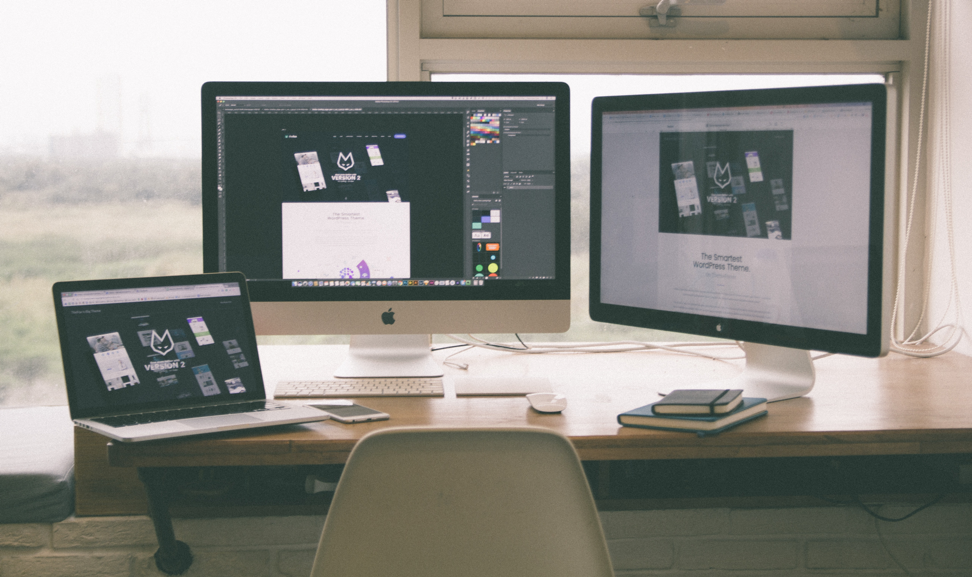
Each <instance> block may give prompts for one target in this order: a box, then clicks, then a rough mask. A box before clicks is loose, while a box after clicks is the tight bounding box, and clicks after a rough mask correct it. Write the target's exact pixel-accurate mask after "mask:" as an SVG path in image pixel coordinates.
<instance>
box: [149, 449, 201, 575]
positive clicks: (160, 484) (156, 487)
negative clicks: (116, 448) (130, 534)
mask: <svg viewBox="0 0 972 577" xmlns="http://www.w3.org/2000/svg"><path fill="white" fill-rule="evenodd" d="M138 478H139V479H141V480H142V484H144V485H145V493H146V495H147V496H148V506H149V515H151V517H152V523H153V524H154V525H155V537H156V539H158V541H159V550H158V551H156V552H155V566H156V567H158V568H159V571H162V572H163V573H166V574H167V575H182V574H183V573H185V572H186V570H188V569H189V566H190V565H192V551H190V550H189V545H186V544H185V543H183V542H182V541H177V540H176V538H175V531H174V530H173V529H172V517H171V516H170V515H169V495H170V491H171V487H172V484H171V483H169V482H168V475H167V472H166V470H165V469H157V468H150V467H140V468H139V469H138Z"/></svg>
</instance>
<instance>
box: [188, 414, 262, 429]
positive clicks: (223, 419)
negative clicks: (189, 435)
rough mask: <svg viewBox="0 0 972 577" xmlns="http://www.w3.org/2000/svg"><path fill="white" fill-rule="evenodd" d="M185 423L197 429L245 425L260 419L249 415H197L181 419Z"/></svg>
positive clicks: (257, 421)
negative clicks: (192, 417)
mask: <svg viewBox="0 0 972 577" xmlns="http://www.w3.org/2000/svg"><path fill="white" fill-rule="evenodd" d="M181 422H182V424H183V425H188V426H190V427H194V428H196V429H208V428H213V427H226V426H230V425H245V424H247V423H259V422H261V421H260V419H257V418H255V417H251V416H249V415H218V416H215V417H197V418H195V419H186V420H184V421H181Z"/></svg>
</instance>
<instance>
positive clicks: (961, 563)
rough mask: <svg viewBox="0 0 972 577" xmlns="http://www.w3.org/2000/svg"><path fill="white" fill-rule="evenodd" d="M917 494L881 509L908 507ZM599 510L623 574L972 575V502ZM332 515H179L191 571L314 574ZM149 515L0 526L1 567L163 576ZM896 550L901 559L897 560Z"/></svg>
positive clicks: (79, 575)
mask: <svg viewBox="0 0 972 577" xmlns="http://www.w3.org/2000/svg"><path fill="white" fill-rule="evenodd" d="M913 510H914V506H911V505H894V506H891V505H888V506H883V507H879V508H878V512H879V513H880V514H881V515H883V516H886V517H900V516H903V515H905V514H907V513H910V512H911V511H913ZM601 521H602V524H603V526H604V531H605V535H606V536H607V539H608V545H609V547H610V550H611V556H612V559H613V561H614V564H615V573H616V574H617V575H619V576H628V577H640V576H642V575H644V576H646V577H647V575H649V574H650V575H652V576H656V577H716V576H726V575H729V576H732V577H758V576H765V577H769V576H777V575H787V576H791V577H809V576H814V575H827V576H829V577H851V576H854V577H858V576H859V577H892V576H893V577H898V576H900V575H904V574H906V573H904V571H903V570H902V569H901V568H900V567H899V565H898V563H900V564H901V565H902V566H903V567H904V568H905V569H906V570H907V571H908V572H909V573H911V574H921V575H924V576H934V577H959V576H967V575H969V574H972V505H970V504H943V505H936V506H933V507H931V508H929V509H926V510H924V511H922V512H920V513H918V514H916V515H915V516H913V517H911V518H909V519H907V520H906V521H903V522H900V523H886V522H880V521H875V520H874V519H873V518H872V517H870V516H868V515H867V514H866V513H865V512H863V511H862V510H860V509H857V508H844V507H821V508H797V509H684V510H677V509H669V510H657V511H610V512H602V513H601ZM323 523H324V518H323V517H319V516H307V517H263V518H236V519H176V521H175V532H176V535H177V537H179V538H180V539H182V540H184V541H186V542H187V543H189V544H190V546H191V547H192V549H193V553H194V555H195V562H194V564H193V566H192V567H191V568H190V570H189V571H188V572H187V573H186V575H187V577H192V576H203V575H205V576H207V577H220V576H223V575H225V576H232V577H249V576H261V577H283V576H288V577H289V576H296V575H302V576H303V575H309V574H310V567H311V564H312V563H313V558H314V551H315V548H316V545H317V540H318V537H319V536H320V532H321V528H322V527H323ZM155 550H156V545H155V534H154V532H153V530H152V523H151V521H150V520H149V519H148V518H147V517H141V516H136V517H82V518H70V519H67V520H65V521H62V522H60V523H55V524H53V525H51V524H25V525H0V577H28V576H35V575H44V576H45V577H59V576H65V577H67V576H70V577H86V576H89V575H90V576H92V577H93V576H98V577H115V576H117V577H146V576H154V575H161V573H160V572H159V571H158V570H157V569H156V568H155V565H154V560H153V559H152V555H153V553H154V552H155ZM895 559H897V561H895Z"/></svg>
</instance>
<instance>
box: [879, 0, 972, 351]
mask: <svg viewBox="0 0 972 577" xmlns="http://www.w3.org/2000/svg"><path fill="white" fill-rule="evenodd" d="M933 4H934V3H933V2H929V3H928V17H927V21H926V23H925V58H924V71H923V76H922V84H921V103H920V106H919V113H918V144H917V152H916V155H915V173H914V181H913V182H912V191H911V201H910V202H909V207H908V219H907V224H906V226H905V238H904V245H903V246H905V247H907V246H908V244H909V241H910V238H911V232H912V226H913V224H914V213H915V199H916V197H917V195H918V174H919V170H918V169H919V167H920V166H921V161H922V156H921V150H922V143H923V141H924V124H925V108H926V98H927V94H928V71H929V59H930V53H931V31H932V5H933ZM940 6H941V7H942V11H941V13H940V15H939V21H940V22H941V34H940V37H939V43H938V46H939V53H940V54H939V56H940V58H941V62H942V64H941V65H942V68H943V69H944V70H945V72H946V73H945V74H942V75H941V90H940V91H941V96H940V104H941V109H942V111H941V119H940V122H939V128H940V130H941V137H940V139H939V146H940V148H941V150H940V155H939V156H940V166H939V168H940V170H939V173H938V174H939V179H940V184H941V188H942V206H943V210H944V213H945V214H944V218H945V230H946V244H947V250H948V265H949V267H950V270H949V273H950V280H951V282H950V286H949V295H948V301H947V302H948V305H947V306H946V307H945V310H944V311H942V317H941V319H939V321H938V323H937V326H936V328H934V329H932V330H931V331H930V332H928V333H927V334H925V335H921V336H917V335H918V332H919V330H920V328H921V325H922V322H923V321H924V320H925V313H926V312H927V309H928V296H929V293H930V292H931V283H930V282H925V288H924V294H923V295H922V303H921V314H920V315H919V318H918V320H917V321H916V322H915V327H914V329H913V330H912V331H911V332H910V333H909V334H908V336H907V337H905V338H904V339H903V340H898V339H897V337H896V336H895V334H896V331H895V326H896V325H897V316H898V311H899V308H900V304H901V290H902V289H901V287H902V285H903V284H904V276H905V271H906V270H907V267H906V266H904V261H905V259H906V257H907V251H903V252H902V255H901V260H902V266H901V267H900V269H899V274H898V283H897V289H896V291H895V298H894V306H893V308H892V312H891V350H892V351H894V352H896V353H900V354H904V355H909V356H913V357H934V356H938V355H942V354H945V353H947V352H949V351H951V350H952V349H954V348H955V347H956V346H958V344H959V343H960V342H961V340H962V337H963V336H965V334H966V332H965V329H964V327H963V326H962V307H961V301H960V298H959V291H958V279H957V275H956V267H955V240H954V227H953V220H954V219H953V213H952V198H953V196H952V180H951V163H952V161H951V146H950V143H951V102H950V100H949V98H950V95H949V75H948V70H949V69H950V68H949V67H950V56H949V53H948V42H949V28H948V26H949V15H948V11H949V3H948V2H943V3H941V4H940ZM937 222H938V212H937V210H936V211H935V213H934V220H933V224H935V223H937ZM929 277H930V275H929ZM953 302H954V303H955V313H954V314H955V322H954V323H948V324H946V323H945V318H946V316H947V315H948V313H949V311H950V310H951V308H952V303H953ZM943 330H950V332H949V334H948V336H947V337H946V338H945V340H944V342H943V343H942V344H934V343H931V342H930V340H931V338H932V337H934V336H935V335H936V334H938V333H939V332H940V331H943Z"/></svg>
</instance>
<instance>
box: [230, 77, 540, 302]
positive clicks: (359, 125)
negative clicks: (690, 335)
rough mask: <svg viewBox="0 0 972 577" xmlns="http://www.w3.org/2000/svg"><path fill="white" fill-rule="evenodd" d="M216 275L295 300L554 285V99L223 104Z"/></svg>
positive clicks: (240, 100) (251, 100)
mask: <svg viewBox="0 0 972 577" xmlns="http://www.w3.org/2000/svg"><path fill="white" fill-rule="evenodd" d="M216 160H217V163H218V174H217V178H218V181H217V187H218V191H219V195H218V206H217V218H218V225H217V226H218V230H219V239H220V242H219V268H220V270H241V271H243V272H244V273H245V274H246V275H247V277H248V278H250V279H255V280H260V279H265V280H280V279H285V280H290V281H292V284H294V286H309V287H315V286H435V285H448V286H479V285H481V284H482V283H484V282H488V281H489V280H490V279H549V278H553V276H554V248H555V238H554V98H553V97H543V96H536V97H524V96H517V97H458V96H452V97H445V96H437V97H221V98H218V99H217V158H216Z"/></svg>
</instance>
